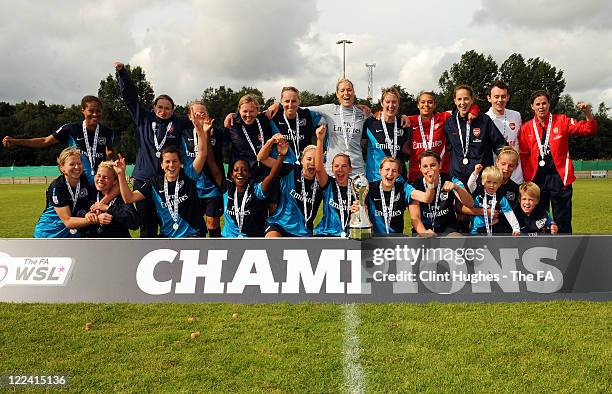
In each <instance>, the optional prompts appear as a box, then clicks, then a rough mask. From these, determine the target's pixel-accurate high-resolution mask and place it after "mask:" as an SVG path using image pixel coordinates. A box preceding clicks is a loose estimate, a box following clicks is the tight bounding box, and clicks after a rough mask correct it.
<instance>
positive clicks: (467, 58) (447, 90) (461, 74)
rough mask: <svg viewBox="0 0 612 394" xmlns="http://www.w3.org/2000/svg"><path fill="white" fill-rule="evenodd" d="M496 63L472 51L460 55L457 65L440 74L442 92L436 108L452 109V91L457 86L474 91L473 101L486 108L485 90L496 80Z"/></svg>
mask: <svg viewBox="0 0 612 394" xmlns="http://www.w3.org/2000/svg"><path fill="white" fill-rule="evenodd" d="M497 74H498V69H497V63H495V60H493V58H492V57H491V55H489V56H486V57H485V55H483V54H481V53H477V52H476V51H474V50H471V51H467V52H465V53H464V54H463V55H461V59H460V60H459V63H454V64H453V65H452V66H451V68H450V70H446V71H444V72H443V73H442V76H441V77H440V79H439V85H440V88H442V92H441V93H440V95H441V97H440V100H439V102H438V108H454V101H453V89H454V88H455V86H457V85H469V86H471V87H472V89H473V90H474V96H475V97H474V99H475V102H476V104H478V105H479V106H480V108H483V109H484V108H487V107H488V105H486V104H487V88H488V87H489V85H490V84H491V83H492V82H493V81H495V79H496V78H497Z"/></svg>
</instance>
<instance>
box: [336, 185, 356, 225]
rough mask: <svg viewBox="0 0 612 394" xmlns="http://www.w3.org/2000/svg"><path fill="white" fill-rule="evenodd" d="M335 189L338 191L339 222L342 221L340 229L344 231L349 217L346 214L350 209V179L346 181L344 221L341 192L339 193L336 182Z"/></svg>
mask: <svg viewBox="0 0 612 394" xmlns="http://www.w3.org/2000/svg"><path fill="white" fill-rule="evenodd" d="M336 191H337V192H338V211H340V222H341V223H342V231H343V232H344V231H345V230H346V226H348V223H349V219H350V215H349V214H348V212H350V209H351V205H352V204H351V197H352V193H351V191H352V181H351V179H349V181H348V185H347V187H346V210H347V215H346V216H347V218H346V222H345V221H344V209H345V207H344V200H343V199H342V194H341V193H340V186H339V185H338V182H336Z"/></svg>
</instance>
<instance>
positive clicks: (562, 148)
mask: <svg viewBox="0 0 612 394" xmlns="http://www.w3.org/2000/svg"><path fill="white" fill-rule="evenodd" d="M552 123H553V124H552V127H551V131H550V137H549V141H548V146H549V148H550V153H551V155H552V159H553V162H554V163H555V167H556V168H557V172H558V173H559V175H560V176H561V179H562V180H563V185H564V186H567V185H571V184H572V183H573V182H574V181H575V180H576V176H575V175H574V165H573V164H572V160H571V159H570V156H569V146H568V138H569V136H570V135H582V136H587V135H592V134H595V133H596V132H597V121H596V120H595V119H593V120H591V121H587V120H581V121H577V120H576V119H574V118H569V117H567V116H565V115H563V114H559V115H553V116H552ZM536 124H537V128H538V133H539V136H540V141H541V142H542V144H544V141H542V133H543V130H545V129H547V128H548V116H547V117H546V120H545V124H544V125H543V126H542V125H541V124H540V123H539V122H538V121H537V119H536ZM519 148H520V150H521V165H522V167H523V176H524V178H525V182H527V181H533V178H534V177H535V174H536V172H537V170H538V161H539V159H538V157H539V154H540V153H539V150H538V142H537V140H536V138H535V134H534V130H533V119H531V120H530V121H528V122H525V123H523V126H522V127H521V132H520V134H519Z"/></svg>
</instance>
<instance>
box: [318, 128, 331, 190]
mask: <svg viewBox="0 0 612 394" xmlns="http://www.w3.org/2000/svg"><path fill="white" fill-rule="evenodd" d="M326 132H327V126H326V125H321V126H319V127H317V130H316V131H315V134H316V136H317V149H316V150H315V175H316V177H317V182H319V185H321V187H325V185H327V181H329V175H327V171H325V163H324V160H325V147H324V146H323V145H324V144H325V133H326Z"/></svg>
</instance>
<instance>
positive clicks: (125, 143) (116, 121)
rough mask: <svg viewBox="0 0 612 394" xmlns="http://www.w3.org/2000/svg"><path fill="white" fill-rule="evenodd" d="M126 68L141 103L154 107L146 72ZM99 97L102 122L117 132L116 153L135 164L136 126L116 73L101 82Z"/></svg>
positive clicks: (152, 93) (153, 95) (139, 68)
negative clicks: (125, 102) (120, 90)
mask: <svg viewBox="0 0 612 394" xmlns="http://www.w3.org/2000/svg"><path fill="white" fill-rule="evenodd" d="M125 67H126V68H127V70H128V72H129V73H130V75H131V78H132V81H133V82H134V85H135V86H136V91H137V92H138V99H139V100H140V102H141V103H143V105H145V106H147V107H152V105H153V100H154V98H155V94H154V92H153V87H152V86H151V83H150V82H149V81H147V78H146V75H145V72H144V70H143V69H142V68H141V67H140V66H136V67H134V68H133V69H132V68H131V67H130V66H129V65H126V66H125ZM98 97H99V98H100V100H101V101H102V105H103V109H102V111H103V118H102V119H103V120H102V121H103V123H104V124H105V125H106V126H108V127H110V128H111V129H113V130H114V131H115V151H116V152H120V153H121V154H123V155H124V156H125V157H126V160H127V161H128V162H131V163H133V162H134V160H135V158H136V125H135V124H134V121H133V120H132V118H131V116H130V113H129V112H128V110H127V107H126V106H125V104H124V103H123V100H122V99H121V93H120V92H119V82H118V81H117V77H116V75H115V74H114V73H113V74H109V75H108V76H107V77H106V79H103V80H101V81H100V88H99V89H98Z"/></svg>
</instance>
